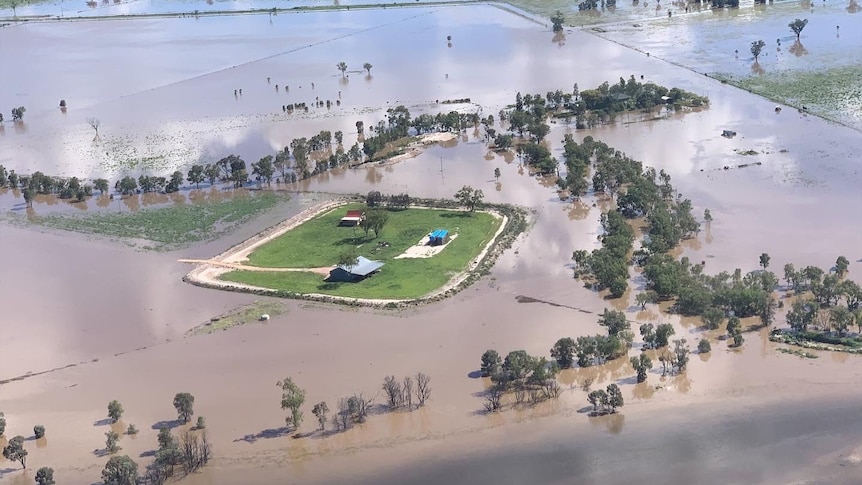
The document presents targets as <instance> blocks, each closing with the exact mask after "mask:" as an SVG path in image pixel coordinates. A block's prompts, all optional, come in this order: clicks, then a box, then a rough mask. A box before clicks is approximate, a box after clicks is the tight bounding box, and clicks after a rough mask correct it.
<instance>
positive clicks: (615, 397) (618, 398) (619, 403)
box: [607, 384, 625, 413]
mask: <svg viewBox="0 0 862 485" xmlns="http://www.w3.org/2000/svg"><path fill="white" fill-rule="evenodd" d="M607 395H608V407H610V408H611V413H615V412H617V408H621V407H623V404H625V402H624V401H623V393H622V391H620V387H619V386H618V385H616V384H609V385H608V391H607Z"/></svg>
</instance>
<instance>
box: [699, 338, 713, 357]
mask: <svg viewBox="0 0 862 485" xmlns="http://www.w3.org/2000/svg"><path fill="white" fill-rule="evenodd" d="M711 351H712V345H710V344H709V340H707V339H705V338H702V339H700V342H698V343H697V352H698V353H699V354H708V353H710V352H711Z"/></svg>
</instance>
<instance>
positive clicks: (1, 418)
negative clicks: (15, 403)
mask: <svg viewBox="0 0 862 485" xmlns="http://www.w3.org/2000/svg"><path fill="white" fill-rule="evenodd" d="M5 432H6V416H5V415H3V413H0V436H3V433H5Z"/></svg>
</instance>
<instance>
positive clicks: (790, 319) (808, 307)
mask: <svg viewBox="0 0 862 485" xmlns="http://www.w3.org/2000/svg"><path fill="white" fill-rule="evenodd" d="M818 310H819V305H818V304H817V303H816V302H814V301H812V300H796V301H795V302H793V307H792V308H791V309H790V311H788V312H787V316H786V318H787V324H788V325H790V328H791V329H792V330H794V331H796V332H804V331H806V330H808V325H811V323H813V322H814V317H815V316H816V315H817V311H818ZM728 333H730V332H729V331H728Z"/></svg>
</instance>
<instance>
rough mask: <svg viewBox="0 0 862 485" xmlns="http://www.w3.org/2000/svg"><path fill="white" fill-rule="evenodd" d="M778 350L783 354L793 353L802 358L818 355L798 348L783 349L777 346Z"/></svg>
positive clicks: (813, 357) (812, 357)
mask: <svg viewBox="0 0 862 485" xmlns="http://www.w3.org/2000/svg"><path fill="white" fill-rule="evenodd" d="M778 351H779V352H781V353H783V354H790V355H795V356H797V357H802V358H804V359H816V358H817V357H818V356H817V355H815V354H812V353H811V352H806V351H804V350H799V349H794V350H790V349H785V348H784V347H779V349H778Z"/></svg>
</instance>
